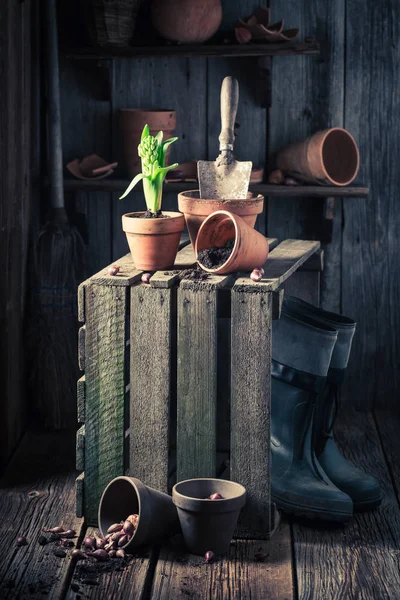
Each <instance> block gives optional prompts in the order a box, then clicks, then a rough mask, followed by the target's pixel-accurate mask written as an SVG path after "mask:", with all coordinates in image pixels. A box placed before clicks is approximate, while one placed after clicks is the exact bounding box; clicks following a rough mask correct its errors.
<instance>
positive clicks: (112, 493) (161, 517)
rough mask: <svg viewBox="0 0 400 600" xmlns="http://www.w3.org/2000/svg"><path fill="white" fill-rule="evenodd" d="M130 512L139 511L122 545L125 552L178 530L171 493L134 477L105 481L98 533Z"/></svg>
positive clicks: (103, 535) (102, 532)
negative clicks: (159, 489) (129, 534)
mask: <svg viewBox="0 0 400 600" xmlns="http://www.w3.org/2000/svg"><path fill="white" fill-rule="evenodd" d="M133 514H137V515H139V521H138V525H137V527H136V529H135V532H134V534H133V536H132V538H131V540H130V542H129V543H128V544H126V546H123V549H124V550H126V551H128V552H130V551H133V550H134V549H135V548H137V547H138V546H142V545H143V544H148V543H150V542H155V541H159V540H160V539H162V538H163V537H164V536H167V535H173V534H174V533H179V532H180V525H179V519H178V514H177V510H176V507H175V506H174V504H173V502H172V498H171V496H168V495H167V494H163V493H162V492H159V491H157V490H155V489H153V488H151V487H149V486H147V485H144V483H142V482H141V481H140V480H139V479H136V478H135V477H123V476H121V477H116V478H115V479H113V480H112V481H111V482H110V483H109V484H108V486H107V487H106V489H105V490H104V492H103V495H102V497H101V500H100V504H99V513H98V521H99V529H100V533H101V536H102V537H103V538H104V537H105V535H106V533H107V529H108V528H109V527H110V526H111V525H113V524H114V523H119V522H120V521H125V519H126V518H127V517H128V516H129V515H133Z"/></svg>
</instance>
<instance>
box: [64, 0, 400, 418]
mask: <svg viewBox="0 0 400 600" xmlns="http://www.w3.org/2000/svg"><path fill="white" fill-rule="evenodd" d="M223 4H224V23H223V27H224V28H225V29H229V28H230V26H231V24H232V23H233V22H234V21H235V19H236V18H237V17H238V16H240V15H242V16H244V15H247V14H249V13H250V12H251V10H252V9H253V8H255V7H256V6H257V5H258V3H257V2H253V1H251V0H230V1H228V0H226V1H225V2H224V3H223ZM270 5H271V9H272V13H273V18H274V20H278V19H280V18H284V19H285V22H286V24H287V26H288V27H296V26H299V27H300V29H301V37H305V36H312V37H315V38H316V39H317V40H319V41H320V42H321V55H320V56H319V57H313V56H285V57H278V58H275V59H274V64H273V75H272V106H271V109H270V110H269V111H266V110H265V109H263V108H261V105H260V95H261V94H262V93H263V90H264V89H265V88H264V86H263V85H262V81H261V79H260V74H259V70H258V67H257V64H256V59H222V58H211V59H206V58H195V59H186V58H163V59H152V58H149V59H141V60H130V59H119V60H114V61H110V63H108V64H105V63H100V64H97V65H96V63H95V62H89V61H87V62H79V63H78V62H73V61H69V60H66V59H63V61H62V77H61V84H62V115H63V135H64V162H67V161H68V160H70V159H73V158H75V157H77V156H84V155H86V154H89V153H91V152H96V153H98V154H99V155H101V156H103V157H105V158H107V159H113V160H120V161H121V164H123V157H122V155H121V142H120V137H119V128H118V109H119V108H123V107H153V108H155V107H164V108H175V109H176V110H177V112H178V127H177V132H176V134H177V135H178V136H179V137H180V142H179V144H176V145H175V146H174V150H173V152H174V155H173V156H174V160H175V159H176V160H177V161H185V160H190V159H192V158H196V159H199V158H210V159H213V158H214V157H215V156H216V154H217V150H218V142H217V138H218V134H219V90H220V84H221V81H222V79H223V77H225V76H226V75H229V74H231V75H235V76H236V77H237V78H238V79H239V84H240V106H239V112H238V118H237V120H238V121H239V122H240V130H239V135H238V138H237V142H236V154H237V157H238V158H239V159H243V160H248V159H250V160H252V161H253V162H254V163H255V164H266V167H267V172H268V171H269V170H270V169H271V167H272V165H273V160H274V158H273V155H274V152H275V151H276V150H277V149H278V148H280V147H281V146H283V145H285V144H287V143H289V142H291V141H294V140H297V139H301V138H303V137H305V136H307V135H308V134H310V133H313V132H315V131H317V130H318V129H322V128H326V127H330V126H343V127H345V128H347V129H348V130H349V131H350V132H351V133H352V134H353V135H354V136H355V138H356V140H357V142H358V144H359V148H360V153H361V169H360V173H359V177H358V179H357V183H364V184H366V185H369V186H370V195H369V197H368V198H367V199H352V198H349V199H344V200H339V199H338V200H337V201H336V207H335V222H334V235H333V240H332V243H330V244H329V245H325V257H326V262H325V272H324V275H323V280H322V292H321V302H322V306H323V307H325V308H328V309H332V310H335V311H339V312H343V313H345V314H347V315H349V316H351V317H353V318H355V319H356V320H357V322H358V329H357V334H356V337H355V341H354V346H353V352H352V356H351V361H350V367H349V371H350V372H349V376H348V378H347V384H346V396H345V403H346V404H352V405H356V406H357V407H359V408H361V409H369V408H371V407H372V406H373V405H374V404H375V405H376V406H378V407H381V408H382V407H384V408H395V407H397V403H398V399H399V397H400V392H399V390H400V368H399V366H400V365H399V362H400V361H399V353H400V342H399V332H400V316H399V309H398V306H399V304H400V289H399V288H400V268H399V266H400V253H399V247H400V246H399V243H398V239H397V230H398V228H399V225H400V217H399V211H398V210H397V202H398V200H397V193H398V190H399V189H400V169H399V167H398V164H397V162H398V157H399V123H400V87H399V76H398V65H399V59H400V49H399V22H400V20H399V17H400V8H399V6H398V3H397V1H396V0H383V1H382V2H380V3H376V2H373V1H372V0H368V1H367V0H332V1H331V2H326V1H325V0H309V1H308V2H298V1H297V0H296V1H295V0H279V2H278V1H277V0H272V1H271V2H270ZM67 22H68V21H65V20H64V21H63V25H62V27H64V34H65V33H66V30H65V27H66V25H65V24H66V23H67ZM123 175H124V174H123V168H122V167H121V170H120V171H119V177H123ZM70 201H71V202H75V203H76V207H77V208H78V211H80V212H81V213H82V214H83V215H84V216H85V218H84V220H85V223H86V229H87V236H88V244H89V264H88V269H89V272H90V273H93V272H95V271H97V270H98V269H100V268H101V267H103V266H105V265H106V264H108V263H109V262H110V261H111V260H114V259H117V258H118V257H120V256H121V255H122V254H124V253H126V252H127V250H128V248H127V244H126V241H125V238H124V234H123V232H122V230H121V222H120V216H121V214H123V213H124V212H128V211H130V210H135V209H139V208H141V207H142V206H143V198H142V197H141V194H140V193H135V194H134V195H132V196H130V197H129V198H128V199H126V200H125V201H119V200H118V194H114V195H113V194H110V193H106V192H101V193H93V192H92V193H78V194H75V195H74V196H73V197H72V196H71V198H70ZM164 207H165V208H166V207H169V208H171V207H176V195H175V194H167V195H166V196H165V199H164ZM320 213H321V200H318V199H297V200H296V199H294V198H270V199H268V202H267V207H266V210H265V214H264V215H263V217H262V219H260V222H259V224H258V226H259V228H260V229H261V230H263V231H265V232H266V233H267V234H268V235H269V236H276V237H278V238H280V239H284V238H305V239H319V238H320V236H321V230H320V228H319V223H320V220H319V219H318V218H317V217H318V215H320Z"/></svg>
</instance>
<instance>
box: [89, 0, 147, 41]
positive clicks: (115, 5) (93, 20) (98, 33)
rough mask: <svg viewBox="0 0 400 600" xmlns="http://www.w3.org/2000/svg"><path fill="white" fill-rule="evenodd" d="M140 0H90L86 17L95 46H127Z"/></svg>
mask: <svg viewBox="0 0 400 600" xmlns="http://www.w3.org/2000/svg"><path fill="white" fill-rule="evenodd" d="M141 1H142V0H90V1H89V2H87V3H86V5H85V6H86V17H87V21H88V29H89V33H90V37H91V38H92V41H93V43H94V44H95V45H96V46H112V47H124V46H129V43H130V41H131V39H132V36H133V31H134V28H135V24H136V16H137V13H138V11H139V7H140V4H141Z"/></svg>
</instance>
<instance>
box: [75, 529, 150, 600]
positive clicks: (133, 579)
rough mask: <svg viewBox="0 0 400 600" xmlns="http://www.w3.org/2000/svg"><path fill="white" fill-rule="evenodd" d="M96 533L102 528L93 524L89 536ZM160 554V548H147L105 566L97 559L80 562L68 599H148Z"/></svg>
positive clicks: (88, 531) (87, 533)
mask: <svg viewBox="0 0 400 600" xmlns="http://www.w3.org/2000/svg"><path fill="white" fill-rule="evenodd" d="M95 533H98V530H97V529H94V528H92V527H90V528H89V529H88V530H87V532H86V535H90V536H93V535H94V534H95ZM157 555H158V551H157V550H156V549H152V550H150V549H145V550H143V551H141V552H140V553H138V554H137V555H135V556H131V557H128V559H124V560H121V559H118V558H114V559H111V560H109V561H108V562H107V563H101V566H99V565H98V563H94V561H93V560H91V561H87V560H84V561H82V562H79V563H78V564H77V565H76V567H75V571H74V574H73V578H72V581H71V584H70V586H69V588H68V591H67V595H66V600H77V597H78V596H77V595H80V596H81V598H85V600H105V599H109V600H111V599H113V600H117V599H121V600H125V599H128V598H132V600H144V599H145V598H148V592H149V586H150V585H151V580H152V577H153V573H154V566H153V565H155V562H156V560H157ZM118 569H119V570H118Z"/></svg>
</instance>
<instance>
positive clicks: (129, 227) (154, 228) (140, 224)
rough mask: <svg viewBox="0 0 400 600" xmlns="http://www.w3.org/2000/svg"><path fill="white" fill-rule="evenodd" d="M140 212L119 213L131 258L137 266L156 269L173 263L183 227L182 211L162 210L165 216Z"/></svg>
mask: <svg viewBox="0 0 400 600" xmlns="http://www.w3.org/2000/svg"><path fill="white" fill-rule="evenodd" d="M143 214H144V213H143V212H133V213H127V214H126V215H122V228H123V230H124V231H125V233H126V238H127V240H128V244H129V249H130V251H131V254H132V260H133V263H134V265H135V267H136V268H137V269H142V270H143V271H158V270H160V269H167V268H169V267H172V266H173V264H174V262H175V258H176V253H177V252H178V246H179V240H180V239H181V233H182V231H183V229H184V227H185V220H184V218H183V215H181V213H178V212H163V214H164V215H165V216H166V217H167V218H164V219H141V218H140V216H141V215H143Z"/></svg>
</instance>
